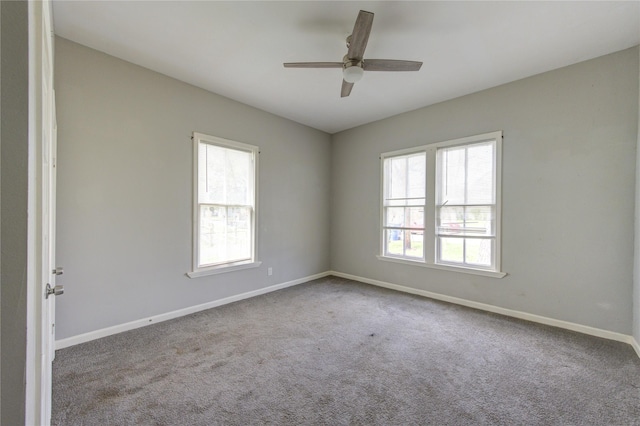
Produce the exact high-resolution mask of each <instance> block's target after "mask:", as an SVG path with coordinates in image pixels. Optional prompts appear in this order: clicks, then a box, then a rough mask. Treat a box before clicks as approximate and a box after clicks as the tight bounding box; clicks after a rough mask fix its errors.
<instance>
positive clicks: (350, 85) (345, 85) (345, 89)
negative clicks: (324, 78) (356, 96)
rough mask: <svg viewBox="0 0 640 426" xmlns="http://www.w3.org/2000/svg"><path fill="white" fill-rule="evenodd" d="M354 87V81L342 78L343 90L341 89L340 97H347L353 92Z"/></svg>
mask: <svg viewBox="0 0 640 426" xmlns="http://www.w3.org/2000/svg"><path fill="white" fill-rule="evenodd" d="M352 88H353V83H347V82H346V81H344V80H342V90H341V91H340V97H341V98H346V97H347V96H349V95H350V94H351V89H352Z"/></svg>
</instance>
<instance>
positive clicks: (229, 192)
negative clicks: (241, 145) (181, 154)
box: [198, 143, 253, 205]
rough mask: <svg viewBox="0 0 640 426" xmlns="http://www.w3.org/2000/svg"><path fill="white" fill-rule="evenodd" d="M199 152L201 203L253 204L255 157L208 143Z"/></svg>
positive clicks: (200, 146) (199, 193)
mask: <svg viewBox="0 0 640 426" xmlns="http://www.w3.org/2000/svg"><path fill="white" fill-rule="evenodd" d="M198 150H199V153H198V160H199V161H198V166H199V167H198V202H199V203H203V204H236V205H237V204H240V205H251V204H252V201H251V199H252V197H253V193H252V191H253V176H252V173H253V164H252V163H253V162H252V159H253V155H252V154H251V153H250V152H245V151H238V150H236V149H230V148H224V147H220V146H216V145H211V144H207V143H200V145H199V147H198Z"/></svg>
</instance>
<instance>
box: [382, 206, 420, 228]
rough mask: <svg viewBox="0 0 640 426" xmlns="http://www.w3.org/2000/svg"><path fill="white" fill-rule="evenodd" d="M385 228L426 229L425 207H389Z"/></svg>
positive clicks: (386, 211) (386, 213) (386, 210)
mask: <svg viewBox="0 0 640 426" xmlns="http://www.w3.org/2000/svg"><path fill="white" fill-rule="evenodd" d="M385 226H394V227H399V228H424V207H387V208H385Z"/></svg>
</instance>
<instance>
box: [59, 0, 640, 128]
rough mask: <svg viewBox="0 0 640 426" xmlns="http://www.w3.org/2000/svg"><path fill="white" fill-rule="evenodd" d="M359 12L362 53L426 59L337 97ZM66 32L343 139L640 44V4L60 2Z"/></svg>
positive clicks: (372, 75) (372, 77) (372, 76)
mask: <svg viewBox="0 0 640 426" xmlns="http://www.w3.org/2000/svg"><path fill="white" fill-rule="evenodd" d="M360 9H363V10H367V11H370V12H374V13H375V18H374V21H373V30H372V32H371V36H370V38H369V43H368V46H367V49H366V52H365V55H364V58H365V60H366V59H367V58H376V59H406V60H417V61H423V62H424V65H423V66H422V69H421V70H420V71H418V72H403V73H401V72H397V73H387V72H366V73H365V75H364V77H363V79H362V80H361V81H360V82H358V83H356V84H355V86H354V88H353V91H352V92H351V96H350V97H348V98H340V85H341V81H342V75H341V70H340V69H285V68H284V67H283V66H282V63H283V62H303V61H341V60H342V57H343V56H344V55H345V53H346V50H347V49H346V46H345V38H346V36H347V35H348V34H350V33H351V31H352V29H353V24H354V22H355V19H356V16H357V14H358V11H359V10H360ZM53 11H54V25H55V32H56V34H58V35H59V36H62V37H64V38H67V39H70V40H73V41H75V42H78V43H81V44H84V45H86V46H89V47H92V48H94V49H97V50H100V51H103V52H106V53H108V54H110V55H113V56H116V57H119V58H122V59H124V60H127V61H130V62H133V63H135V64H138V65H141V66H143V67H146V68H150V69H152V70H155V71H158V72H160V73H163V74H166V75H168V76H171V77H174V78H176V79H179V80H182V81H185V82H187V83H190V84H193V85H195V86H198V87H201V88H203V89H206V90H209V91H211V92H215V93H218V94H220V95H223V96H226V97H229V98H231V99H235V100H237V101H240V102H243V103H245V104H248V105H251V106H254V107H257V108H260V109H263V110H266V111H269V112H271V113H274V114H277V115H280V116H282V117H286V118H289V119H291V120H294V121H297V122H299V123H303V124H306V125H308V126H311V127H315V128H317V129H320V130H323V131H326V132H328V133H335V132H338V131H341V130H344V129H348V128H351V127H355V126H358V125H361V124H365V123H369V122H372V121H375V120H379V119H382V118H385V117H389V116H392V115H395V114H399V113H402V112H405V111H410V110H413V109H417V108H420V107H423V106H427V105H431V104H434V103H437V102H441V101H444V100H447V99H452V98H455V97H458V96H461V95H465V94H468V93H473V92H476V91H479V90H482V89H486V88H489V87H494V86H497V85H500V84H503V83H506V82H509V81H514V80H518V79H521V78H524V77H527V76H530V75H534V74H538V73H541V72H544V71H548V70H552V69H555V68H560V67H563V66H566V65H570V64H573V63H576V62H580V61H584V60H587V59H591V58H595V57H598V56H601V55H604V54H607V53H611V52H615V51H618V50H622V49H625V48H628V47H631V46H635V45H637V44H639V43H640V2H639V1H626V2H614V1H590V2H575V1H574V2H535V1H534V2H483V1H473V2H441V1H410V2H397V1H374V2H370V1H297V2H294V1H277V2H276V1H257V2H249V1H196V2H187V1H161V2H151V1H107V2H101V1H59V0H55V1H54V6H53Z"/></svg>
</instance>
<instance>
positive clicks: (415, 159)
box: [407, 153, 426, 198]
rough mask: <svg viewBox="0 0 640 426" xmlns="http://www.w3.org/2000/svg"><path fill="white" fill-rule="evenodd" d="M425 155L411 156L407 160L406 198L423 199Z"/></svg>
mask: <svg viewBox="0 0 640 426" xmlns="http://www.w3.org/2000/svg"><path fill="white" fill-rule="evenodd" d="M425 156H426V154H425V153H421V154H417V155H413V156H411V157H409V158H408V160H407V161H408V164H407V168H408V178H407V180H408V194H407V197H408V198H424V197H425V188H424V185H425V172H426V171H425V165H426V160H425Z"/></svg>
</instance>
